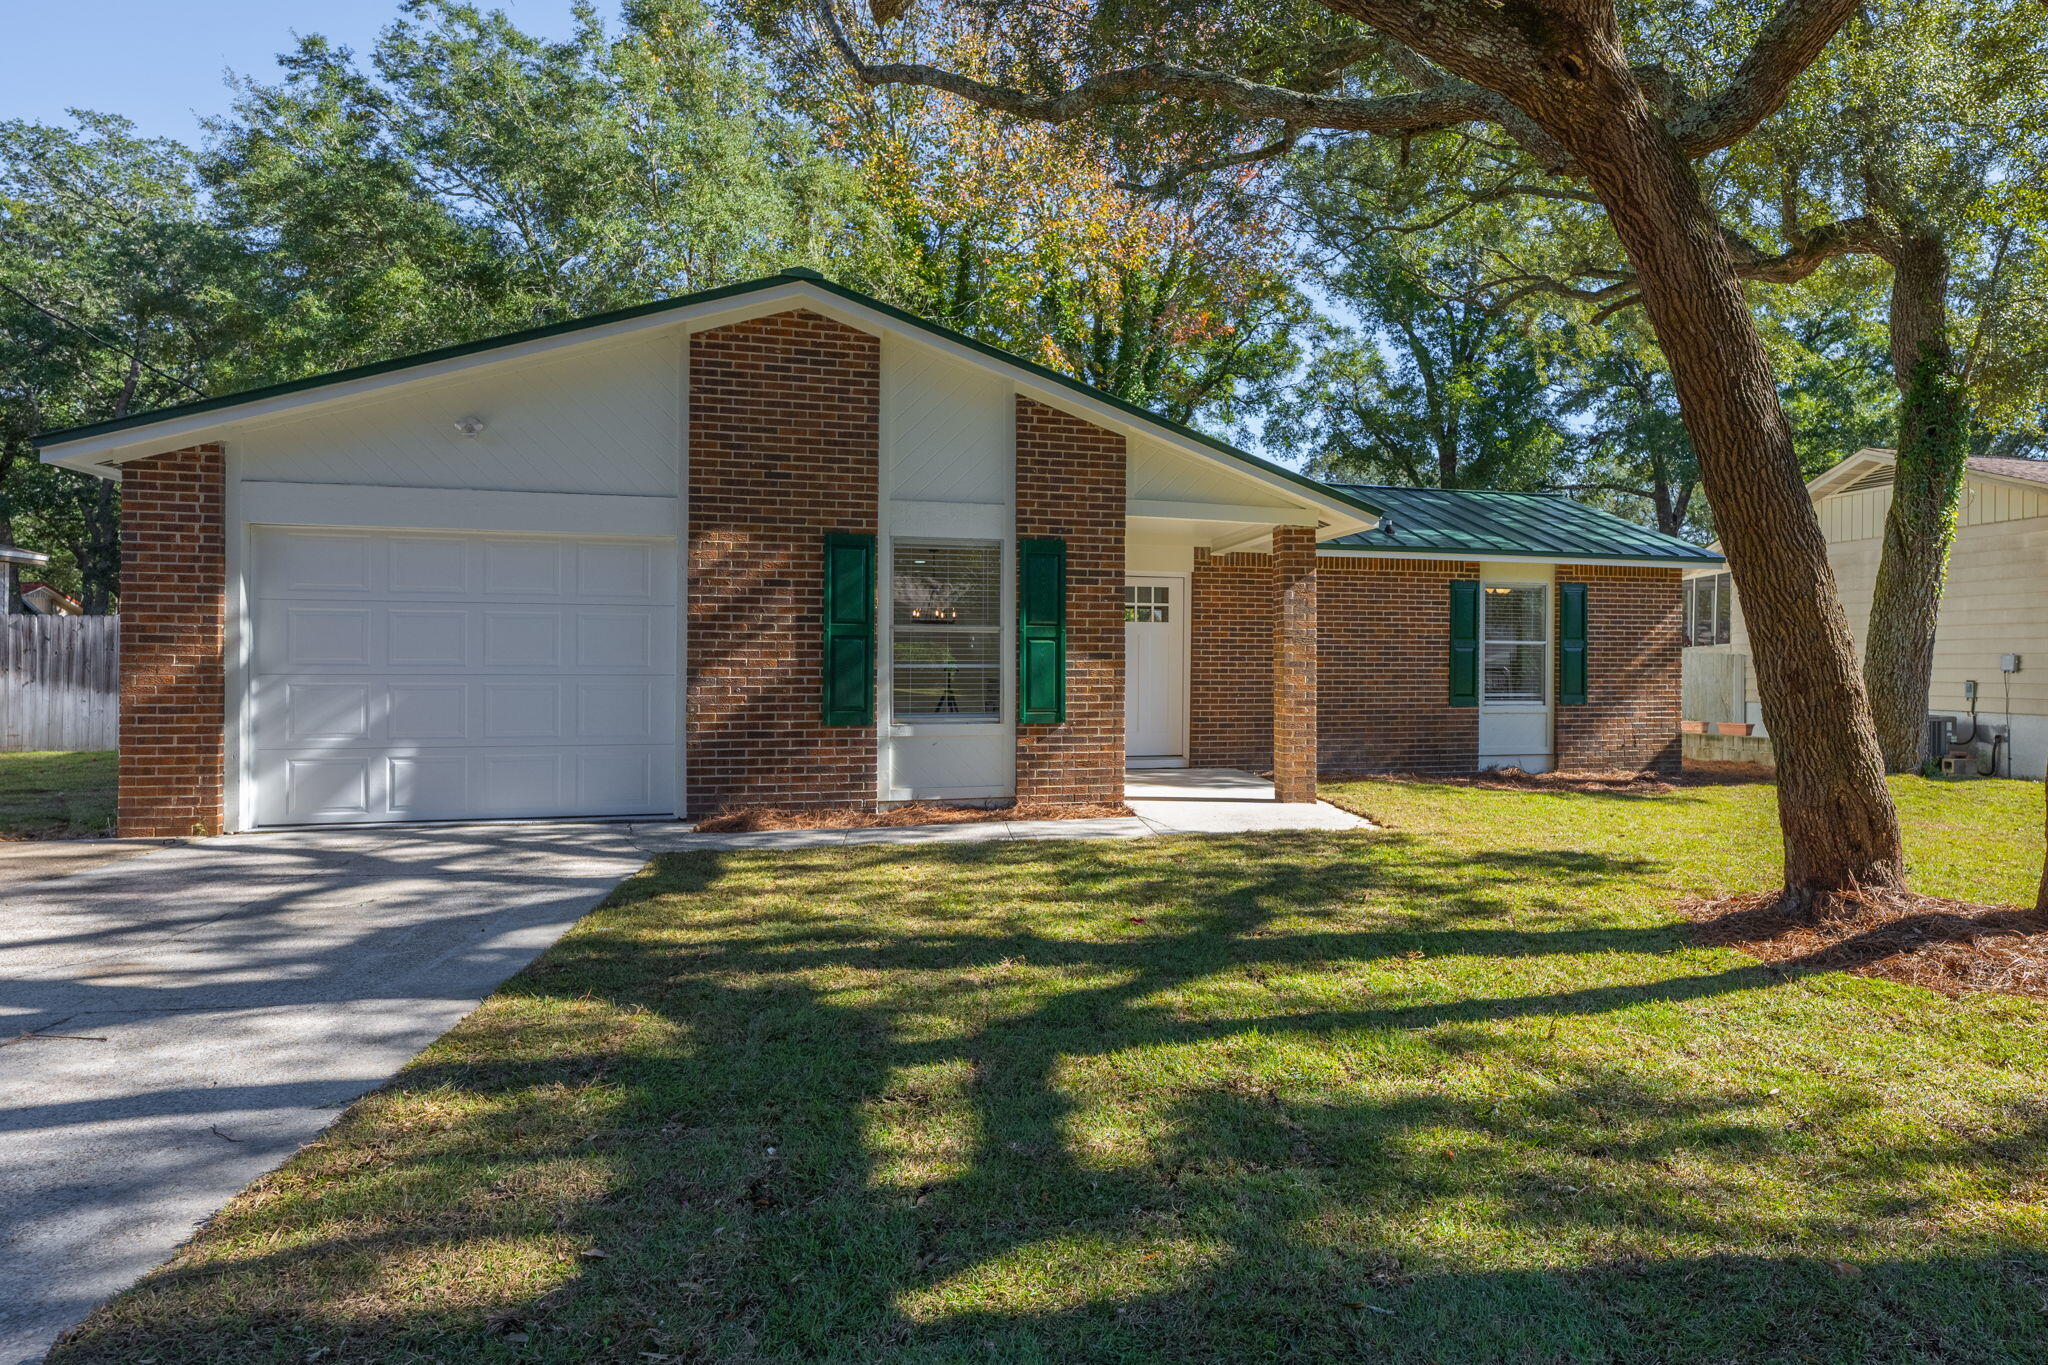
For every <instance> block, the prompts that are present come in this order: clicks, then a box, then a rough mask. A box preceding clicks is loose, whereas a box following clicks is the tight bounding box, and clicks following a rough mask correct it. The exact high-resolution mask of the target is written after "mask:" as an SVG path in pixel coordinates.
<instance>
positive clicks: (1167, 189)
mask: <svg viewBox="0 0 2048 1365" xmlns="http://www.w3.org/2000/svg"><path fill="white" fill-rule="evenodd" d="M1300 140H1301V134H1300V132H1299V131H1298V130H1296V129H1294V128H1287V129H1285V130H1283V131H1282V132H1281V134H1280V136H1279V137H1277V138H1275V139H1274V140H1273V141H1271V142H1268V143H1264V144H1262V145H1261V146H1257V147H1253V148H1251V149H1250V150H1249V151H1243V152H1232V153H1230V154H1229V155H1228V156H1218V157H1211V158H1209V159H1208V160H1205V161H1190V162H1187V163H1185V164H1183V165H1181V166H1178V167H1176V168H1174V169H1173V170H1171V171H1168V172H1167V173H1166V174H1165V175H1162V176H1160V177H1159V178H1158V179H1157V180H1154V181H1152V182H1151V183H1150V184H1146V183H1145V182H1144V181H1140V180H1119V181H1117V182H1116V184H1117V188H1118V189H1124V190H1129V191H1130V192H1131V193H1133V194H1151V195H1159V196H1162V197H1163V196H1165V195H1169V194H1172V193H1173V192H1174V191H1176V190H1178V189H1179V188H1180V187H1181V186H1182V185H1184V184H1186V183H1187V182H1188V181H1190V180H1193V179H1195V178H1196V177H1197V176H1204V175H1211V174H1213V173H1215V172H1217V171H1227V170H1232V169H1235V168H1236V167H1238V166H1252V165H1256V164H1257V163H1259V162H1261V161H1271V160H1273V159H1274V158H1276V157H1282V156H1285V155H1287V154H1288V153H1289V152H1291V151H1293V150H1294V146H1295V143H1297V142H1299V141H1300Z"/></svg>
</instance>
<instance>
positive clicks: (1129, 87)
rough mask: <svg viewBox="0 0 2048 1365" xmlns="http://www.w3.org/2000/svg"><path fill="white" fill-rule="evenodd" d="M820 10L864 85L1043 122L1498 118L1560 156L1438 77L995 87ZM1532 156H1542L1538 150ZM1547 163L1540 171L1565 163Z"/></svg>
mask: <svg viewBox="0 0 2048 1365" xmlns="http://www.w3.org/2000/svg"><path fill="white" fill-rule="evenodd" d="M818 15H819V18H820V20H821V22H822V24H823V26H824V29H825V32H826V34H827V35H828V36H829V37H830V39H831V41H832V45H833V46H834V47H835V48H837V49H838V51H839V55H840V56H841V57H843V58H844V59H845V60H846V63H847V65H849V66H850V67H852V68H853V71H854V74H855V75H856V76H858V77H859V78H860V80H861V81H862V82H863V83H864V84H867V85H870V86H876V85H917V86H923V87H925V88H926V89H930V90H938V91H942V92H944V93H946V94H949V95H955V96H958V97H959V98H961V99H964V100H967V101H969V102H970V103H973V104H978V105H980V106H981V107H982V108H984V109H994V110H997V111H999V112H1001V113H1006V114H1011V115H1014V116H1016V117H1018V118H1028V119H1035V120H1037V121H1038V122H1041V123H1054V124H1058V123H1066V122H1068V121H1069V120H1071V119H1075V118H1079V117H1080V116H1082V115H1083V114H1088V113H1092V112H1094V111H1096V110H1098V109H1107V108H1115V107H1119V106H1126V105H1132V104H1141V103H1144V102H1145V101H1147V100H1149V99H1151V98H1153V97H1156V96H1159V95H1170V96H1173V97H1175V98H1178V99H1187V100H1197V101H1206V102H1208V103H1210V104H1214V105H1217V106H1219V107H1221V108H1224V109H1228V110H1230V111H1231V112H1232V113H1236V114H1241V115H1243V116H1245V117H1247V118H1260V119H1272V120H1274V121H1276V122H1279V123H1281V124H1284V125H1286V126H1287V127H1289V128H1296V129H1302V128H1320V129H1327V130H1328V131H1331V132H1342V133H1378V134H1385V135H1402V134H1412V133H1434V132H1442V131H1444V130H1445V129H1449V128H1455V127H1457V126H1458V125H1460V124H1464V123H1494V124H1500V125H1501V126H1503V127H1506V128H1508V130H1509V131H1510V132H1511V133H1512V132H1515V131H1516V129H1517V128H1518V127H1524V126H1526V127H1527V128H1529V130H1530V131H1531V133H1532V134H1533V135H1534V136H1535V137H1537V138H1539V139H1541V143H1540V144H1539V145H1543V144H1548V145H1549V147H1551V148H1552V149H1553V150H1554V153H1555V156H1556V157H1557V158H1562V157H1563V152H1562V150H1561V149H1556V147H1555V144H1554V143H1551V142H1550V139H1549V138H1548V137H1547V136H1545V135H1544V134H1542V132H1541V130H1538V129H1536V128H1535V127H1534V125H1533V124H1530V123H1529V122H1528V120H1527V119H1526V117H1525V116H1524V115H1522V114H1521V112H1520V111H1519V110H1517V109H1515V108H1514V106H1513V105H1511V104H1510V103H1508V101H1507V100H1505V99H1503V98H1502V97H1500V96H1498V95H1495V94H1494V93H1492V92H1491V91H1488V90H1483V89H1481V88H1480V87H1478V86H1476V85H1471V84H1468V83H1466V82H1464V81H1456V80H1451V79H1448V78H1446V79H1444V80H1442V81H1440V82H1439V83H1437V84H1435V85H1433V86H1430V87H1428V88H1426V89H1423V90H1419V91H1415V92H1412V93H1409V94H1400V95H1376V96H1372V97H1370V98H1358V97H1354V96H1349V95H1323V94H1315V93H1312V92H1306V91H1300V90H1289V89H1287V88H1286V87H1284V86H1278V85H1266V84H1262V83H1260V82H1258V81H1248V80H1246V79H1244V78H1243V77H1241V76H1233V75H1231V74H1229V73H1228V72H1223V71H1208V70H1204V69H1202V68H1199V67H1188V66H1179V65H1176V64H1174V63H1171V62H1145V63H1142V64H1140V65H1138V66H1129V67H1123V68H1120V69H1118V70H1115V71H1104V72H1100V73H1098V74H1096V75H1093V76H1090V77H1088V78H1087V79H1086V80H1083V81H1082V82H1081V83H1080V84H1078V85H1075V86H1071V87H1069V88H1068V89H1065V90H1060V91H1057V92H1055V93H1053V94H1049V95H1033V94H1030V93H1028V92H1026V91H1023V90H1019V89H1016V88H1015V87H1013V86H1006V85H996V84H992V83H990V82H988V81H982V80H976V79H975V78H973V77H972V76H964V75H961V74H960V73H959V72H957V71H947V70H945V69H943V68H941V67H936V66H930V65H927V64H926V63H923V62H875V63H871V62H868V61H867V60H866V59H864V58H863V57H862V56H861V55H860V52H859V50H858V49H857V48H855V47H854V45H853V40H852V39H851V38H850V37H848V36H847V33H846V29H845V27H844V25H842V24H841V23H840V20H839V10H838V6H837V5H836V4H835V3H834V0H818ZM1531 154H1532V155H1535V156H1537V158H1538V160H1546V158H1545V157H1544V156H1543V155H1542V154H1541V153H1539V152H1536V151H1535V150H1534V149H1532V150H1531ZM1561 164H1562V163H1561V161H1560V162H1559V163H1558V164H1557V165H1549V164H1547V165H1546V169H1558V168H1561Z"/></svg>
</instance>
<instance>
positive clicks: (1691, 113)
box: [1671, 0, 1857, 156]
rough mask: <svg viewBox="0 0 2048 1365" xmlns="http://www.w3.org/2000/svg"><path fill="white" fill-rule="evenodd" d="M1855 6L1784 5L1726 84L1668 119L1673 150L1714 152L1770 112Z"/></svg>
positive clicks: (1790, 0) (1819, 0) (1807, 1)
mask: <svg viewBox="0 0 2048 1365" xmlns="http://www.w3.org/2000/svg"><path fill="white" fill-rule="evenodd" d="M1856 5H1857V0H1784V3H1783V4H1781V5H1779V6H1778V9H1777V12H1776V13H1774V14H1772V15H1771V17H1770V18H1769V19H1767V20H1765V21H1764V26H1763V29H1762V31H1761V32H1759V33H1758V34H1757V38H1756V42H1755V43H1754V44H1752V45H1751V47H1750V49H1749V54H1748V55H1747V56H1745V57H1744V58H1743V59H1742V64H1741V65H1740V66H1738V67H1737V68H1736V69H1735V75H1734V77H1733V78H1732V79H1730V80H1729V82H1728V84H1727V85H1725V86H1723V87H1722V88H1721V89H1720V90H1719V91H1718V92H1716V93H1715V94H1713V95H1710V96H1708V97H1707V98H1705V99H1703V100H1700V101H1698V102H1697V103H1695V104H1693V105H1692V106H1691V108H1690V109H1689V110H1687V111H1686V113H1684V114H1683V115H1682V116H1680V117H1679V118H1677V119H1675V120H1673V122H1672V124H1671V133H1672V136H1673V137H1675V138H1677V139H1678V145H1679V146H1680V147H1682V148H1684V149H1685V152H1686V154H1687V155H1688V156H1705V155H1706V154H1707V153H1709V152H1718V151H1720V150H1721V149H1722V148H1723V147H1727V146H1731V145H1732V144H1734V143H1735V142H1736V141H1738V140H1739V139H1740V138H1742V137H1743V136H1744V135H1745V134H1746V133H1748V132H1749V131H1750V130H1751V129H1753V128H1755V127H1756V126H1757V125H1758V124H1759V123H1762V122H1763V121H1764V120H1765V119H1767V118H1769V117H1770V116H1771V115H1772V114H1774V113H1776V112H1777V111H1778V107H1779V106H1780V105H1782V104H1784V102H1785V97H1786V95H1787V94H1789V93H1790V92H1791V89H1792V82H1793V81H1795V80H1797V79H1798V78H1799V75H1800V73H1801V72H1803V71H1805V70H1806V68H1807V67H1809V66H1811V65H1813V63H1814V59H1815V58H1817V57H1819V56H1820V54H1821V51H1822V49H1824V48H1825V47H1827V45H1828V42H1829V40H1830V39H1832V38H1833V37H1834V36H1835V33H1836V31H1837V30H1839V29H1840V28H1841V27H1842V25H1843V24H1844V23H1846V22H1847V21H1848V19H1849V16H1850V15H1851V14H1852V13H1854V12H1855V10H1856Z"/></svg>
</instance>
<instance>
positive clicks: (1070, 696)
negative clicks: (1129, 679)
mask: <svg viewBox="0 0 2048 1365" xmlns="http://www.w3.org/2000/svg"><path fill="white" fill-rule="evenodd" d="M1017 534H1018V536H1020V537H1024V536H1057V537H1059V538H1060V539H1062V540H1064V541H1066V542H1067V719H1066V721H1065V723H1063V724H1060V725H1019V726H1018V727H1017V799H1018V800H1019V801H1052V802H1060V803H1064V804H1069V805H1087V804H1093V803H1096V802H1108V801H1121V800H1123V799H1124V438H1123V437H1121V436H1118V435H1117V434H1116V433H1114V432H1110V431H1104V430H1103V429H1102V428H1101V427H1098V426H1096V425H1095V424H1094V423H1092V422H1086V421H1083V420H1082V419H1081V418H1079V417H1074V416H1071V415H1070V414H1068V413H1064V412H1060V411H1058V410H1056V409H1054V408H1049V407H1046V406H1045V405H1044V404H1042V403H1034V402H1032V401H1031V400H1030V399H1028V398H1019V399H1018V400H1017Z"/></svg>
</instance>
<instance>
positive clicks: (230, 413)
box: [43, 280, 821, 477]
mask: <svg viewBox="0 0 2048 1365" xmlns="http://www.w3.org/2000/svg"><path fill="white" fill-rule="evenodd" d="M819 292H821V291H816V290H812V289H811V288H810V287H809V286H808V285H806V284H804V283H803V282H802V281H800V280H792V281H790V282H789V283H788V284H785V285H777V286H774V287H771V288H768V289H764V290H762V291H761V292H759V293H757V294H749V295H746V296H745V298H744V299H743V300H741V301H739V302H738V303H737V304H736V303H735V302H734V301H733V300H731V299H712V300H709V301H707V302H705V303H702V304H697V305H693V306H691V307H686V308H677V309H675V310H673V311H671V312H664V313H649V314H646V315H644V316H642V317H637V318H625V319H622V320H620V321H618V322H613V323H606V324H604V325H603V326H599V327H592V328H589V329H587V330H584V331H575V332H563V333H560V334H558V335H556V336H547V337H536V338H534V339H533V340H531V341H522V342H516V343H514V344H512V345H510V346H503V347H498V348H495V349H492V350H485V351H476V352H473V353H471V354H469V355H460V356H450V357H449V358H447V359H445V360H431V361H428V362H426V363H425V364H421V365H412V366H408V367H406V368H404V369H400V370H392V371H389V372H388V373H385V374H373V375H365V376H363V377H362V378H360V379H350V380H343V381H342V382H340V383H338V384H330V385H326V386H323V387H320V388H311V389H303V390H300V391H299V392H297V393H281V394H275V395H273V396H271V397H269V398H257V399H254V400H252V401H250V402H248V403H245V404H241V405H239V406H236V407H232V408H217V409H214V410H213V411H211V412H195V413H192V414H190V415H188V416H184V417H171V418H167V419H165V420H164V421H162V422H157V423H152V424H151V425H148V426H141V427H130V428H128V429H127V430H125V431H110V432H108V433H106V434H105V435H103V436H87V437H83V438H81V439H79V440H76V441H66V442H65V443H64V444H62V445H59V446H53V447H51V448H50V449H49V450H46V451H45V452H44V453H43V461H44V462H45V463H46V464H57V465H63V466H65V467H66V468H68V469H77V470H82V471H83V472H85V473H88V474H97V475H100V476H101V477H106V476H107V475H108V474H109V472H110V471H109V469H108V468H107V467H108V466H110V465H115V464H118V463H120V462H121V461H123V460H134V459H141V458H143V457H145V456H148V455H155V454H159V453H161V452H163V451H166V450H179V449H182V448H184V447H185V446H188V445H200V444H203V443H205V442H208V441H216V440H221V439H223V438H224V437H225V436H227V435H228V434H230V430H231V428H234V427H237V426H240V425H242V424H243V423H245V422H252V421H259V420H262V419H264V418H268V417H278V416H282V415H284V414H287V413H289V414H293V415H298V414H301V413H304V412H306V411H308V410H310V409H315V408H320V407H324V406H326V405H327V404H330V403H344V402H348V401H351V400H354V399H360V398H363V397H366V396H368V395H370V394H374V393H381V392H383V391H385V390H388V389H395V388H398V387H401V386H403V385H407V384H421V383H431V382H433V381H434V380H439V379H446V378H448V377H449V376H451V375H457V374H463V373H465V372H467V371H470V370H476V369H481V368H483V367H484V366H487V365H502V364H510V363H516V362H519V361H525V360H532V359H535V358H537V357H540V356H546V355H552V354H554V353H556V352H558V351H565V350H568V349H570V348H572V347H577V346H594V345H601V344H604V343H606V342H612V341H618V340H620V339H622V338H625V337H629V336H634V335H637V334H639V333H642V332H651V331H656V330H659V329H661V328H664V327H668V328H685V329H688V330H692V331H695V330H700V329H701V328H702V327H703V326H705V325H706V324H705V322H704V319H706V318H719V319H720V321H724V320H725V318H724V316H722V315H730V314H734V313H737V312H741V311H742V310H744V311H746V312H748V313H758V312H763V311H765V312H779V311H781V310H782V309H784V308H787V307H788V306H789V304H790V303H791V302H792V301H793V300H796V299H800V298H801V299H804V300H805V301H806V303H807V304H808V303H809V302H810V297H811V296H813V295H816V294H818V293H819ZM712 325H716V324H712Z"/></svg>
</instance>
